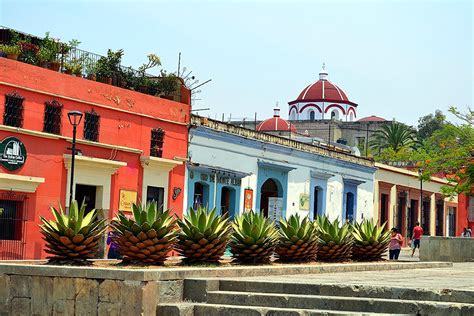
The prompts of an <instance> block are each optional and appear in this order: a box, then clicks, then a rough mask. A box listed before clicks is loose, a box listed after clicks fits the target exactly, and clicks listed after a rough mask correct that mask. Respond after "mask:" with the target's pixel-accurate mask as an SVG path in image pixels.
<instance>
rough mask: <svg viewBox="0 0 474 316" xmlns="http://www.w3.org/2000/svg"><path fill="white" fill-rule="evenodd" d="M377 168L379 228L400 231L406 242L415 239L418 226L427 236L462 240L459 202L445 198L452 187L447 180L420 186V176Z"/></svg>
mask: <svg viewBox="0 0 474 316" xmlns="http://www.w3.org/2000/svg"><path fill="white" fill-rule="evenodd" d="M375 165H376V167H377V168H378V170H377V172H376V173H375V188H374V208H375V214H376V215H375V219H376V220H377V221H378V223H379V224H382V223H385V222H387V226H388V227H390V228H391V227H397V228H398V229H399V230H400V231H401V233H402V235H403V236H404V237H405V238H406V239H409V238H411V235H412V232H413V227H414V225H415V223H416V222H419V223H420V225H421V226H422V228H423V231H424V233H425V234H426V235H431V236H459V234H460V226H461V225H462V223H463V219H462V218H460V216H459V209H458V203H457V198H454V199H452V200H451V199H448V198H445V197H443V195H442V194H441V187H442V186H443V185H447V184H448V182H447V181H446V180H445V179H441V178H436V177H432V178H431V179H430V180H429V181H423V183H420V180H419V177H418V173H417V172H414V171H410V170H406V169H401V168H397V167H392V166H389V165H385V164H381V163H376V164H375ZM420 200H422V202H421V203H420Z"/></svg>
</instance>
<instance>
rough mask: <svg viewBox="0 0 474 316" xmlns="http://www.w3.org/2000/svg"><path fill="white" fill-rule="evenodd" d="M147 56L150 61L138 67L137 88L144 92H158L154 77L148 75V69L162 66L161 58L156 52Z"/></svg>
mask: <svg viewBox="0 0 474 316" xmlns="http://www.w3.org/2000/svg"><path fill="white" fill-rule="evenodd" d="M147 58H148V62H147V63H145V64H143V65H141V66H140V67H139V68H138V78H137V84H138V86H137V90H139V91H140V92H143V93H151V94H154V93H156V83H155V82H154V80H153V79H152V78H150V77H148V76H147V74H146V71H147V70H149V69H151V68H154V67H157V66H161V60H160V57H158V55H156V54H148V55H147ZM153 91H154V92H153Z"/></svg>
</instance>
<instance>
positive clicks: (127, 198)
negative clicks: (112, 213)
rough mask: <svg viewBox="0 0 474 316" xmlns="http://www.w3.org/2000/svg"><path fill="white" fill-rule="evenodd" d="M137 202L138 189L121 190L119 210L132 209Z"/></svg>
mask: <svg viewBox="0 0 474 316" xmlns="http://www.w3.org/2000/svg"><path fill="white" fill-rule="evenodd" d="M136 202H137V191H129V190H120V200H119V210H121V211H124V212H131V211H132V204H133V203H136Z"/></svg>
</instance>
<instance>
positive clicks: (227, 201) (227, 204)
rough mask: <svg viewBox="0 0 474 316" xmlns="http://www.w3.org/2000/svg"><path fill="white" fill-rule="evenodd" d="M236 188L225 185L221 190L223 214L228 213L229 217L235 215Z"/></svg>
mask: <svg viewBox="0 0 474 316" xmlns="http://www.w3.org/2000/svg"><path fill="white" fill-rule="evenodd" d="M234 200H235V190H234V189H232V188H229V187H223V188H222V191H221V215H225V214H226V215H227V216H228V217H229V218H233V217H234V211H235V210H234V208H235V205H234V204H235V203H234Z"/></svg>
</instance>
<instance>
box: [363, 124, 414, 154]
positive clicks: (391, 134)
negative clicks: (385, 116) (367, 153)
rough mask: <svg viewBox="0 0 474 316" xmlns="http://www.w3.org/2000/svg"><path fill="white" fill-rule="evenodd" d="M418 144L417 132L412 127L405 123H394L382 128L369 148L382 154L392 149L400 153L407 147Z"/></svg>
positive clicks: (376, 133)
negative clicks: (385, 150)
mask: <svg viewBox="0 0 474 316" xmlns="http://www.w3.org/2000/svg"><path fill="white" fill-rule="evenodd" d="M415 142H416V138H415V131H414V130H413V128H411V127H410V126H407V125H405V124H403V123H399V122H392V123H391V124H386V125H383V126H382V127H381V129H380V130H378V131H376V132H375V133H374V134H373V135H372V139H371V140H370V142H369V146H370V147H372V148H373V149H374V150H375V151H379V152H381V151H382V150H384V149H388V148H391V149H392V150H393V151H394V152H398V151H399V150H400V149H401V148H403V147H405V146H412V145H414V144H415Z"/></svg>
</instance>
